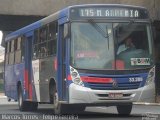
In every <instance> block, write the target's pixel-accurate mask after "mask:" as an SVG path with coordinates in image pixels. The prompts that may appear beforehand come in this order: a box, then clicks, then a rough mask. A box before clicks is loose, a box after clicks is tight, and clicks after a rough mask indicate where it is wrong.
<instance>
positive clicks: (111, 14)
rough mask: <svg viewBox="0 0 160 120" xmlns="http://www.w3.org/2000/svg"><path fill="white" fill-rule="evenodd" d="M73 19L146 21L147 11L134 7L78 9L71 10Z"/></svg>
mask: <svg viewBox="0 0 160 120" xmlns="http://www.w3.org/2000/svg"><path fill="white" fill-rule="evenodd" d="M71 17H72V18H74V19H75V18H76V19H78V18H79V19H84V18H135V19H146V18H148V12H147V11H146V9H141V8H134V7H111V6H107V7H104V6H103V7H88V8H87V7H78V8H74V9H72V10H71Z"/></svg>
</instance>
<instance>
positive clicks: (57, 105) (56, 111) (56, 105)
mask: <svg viewBox="0 0 160 120" xmlns="http://www.w3.org/2000/svg"><path fill="white" fill-rule="evenodd" d="M52 97H53V99H52V100H53V113H54V114H56V115H59V114H63V111H64V109H63V108H62V107H63V105H62V104H61V103H60V102H59V99H58V93H57V90H56V87H54V88H53V96H52Z"/></svg>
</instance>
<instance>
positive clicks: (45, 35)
mask: <svg viewBox="0 0 160 120" xmlns="http://www.w3.org/2000/svg"><path fill="white" fill-rule="evenodd" d="M56 46H57V22H53V23H50V24H48V25H45V26H43V27H42V28H40V29H37V30H35V31H34V45H33V59H38V58H44V57H48V56H52V55H54V54H56V49H57V47H56Z"/></svg>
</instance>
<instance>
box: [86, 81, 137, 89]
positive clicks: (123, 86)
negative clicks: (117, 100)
mask: <svg viewBox="0 0 160 120" xmlns="http://www.w3.org/2000/svg"><path fill="white" fill-rule="evenodd" d="M88 85H89V87H90V88H91V89H94V90H129V89H138V88H139V86H140V82H134V83H117V86H113V84H112V83H88Z"/></svg>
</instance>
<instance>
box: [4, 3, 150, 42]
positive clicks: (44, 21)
mask: <svg viewBox="0 0 160 120" xmlns="http://www.w3.org/2000/svg"><path fill="white" fill-rule="evenodd" d="M87 6H88V7H90V6H93V7H94V6H102V7H103V6H106V7H107V6H110V7H130V8H139V9H145V10H147V9H146V8H144V7H141V6H133V5H124V4H82V5H73V6H68V7H66V8H64V9H62V10H60V11H58V12H56V13H54V14H51V15H50V16H48V17H45V18H43V19H41V20H39V21H37V22H35V23H32V24H30V25H28V26H26V27H23V28H21V29H19V30H17V31H14V32H12V33H10V34H8V35H7V36H6V38H5V41H10V40H12V39H14V38H17V37H18V36H21V35H23V34H25V33H27V32H30V31H32V30H34V29H38V28H39V27H41V26H43V25H45V24H47V23H49V22H52V21H54V20H57V19H60V18H63V17H65V16H69V9H71V8H75V7H87Z"/></svg>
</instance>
